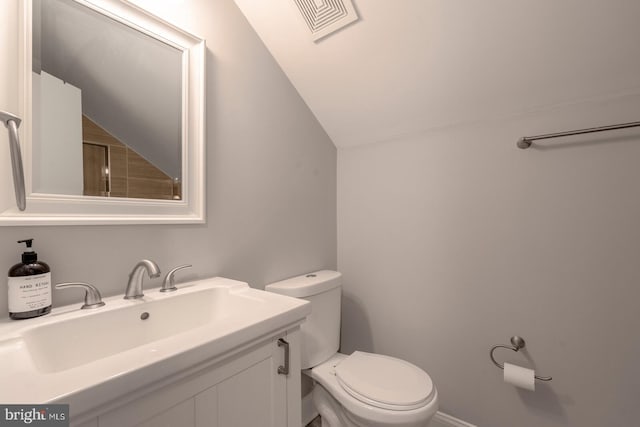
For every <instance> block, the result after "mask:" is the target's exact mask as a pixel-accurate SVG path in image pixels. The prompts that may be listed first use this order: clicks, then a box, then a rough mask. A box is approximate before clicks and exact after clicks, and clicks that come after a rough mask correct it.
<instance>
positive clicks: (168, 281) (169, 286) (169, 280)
mask: <svg viewBox="0 0 640 427" xmlns="http://www.w3.org/2000/svg"><path fill="white" fill-rule="evenodd" d="M190 267H192V265H191V264H185V265H181V266H178V267H176V268H174V269H173V270H171V271H170V272H168V273H167V275H166V276H164V280H163V282H162V288H160V292H173V291H177V290H178V288H176V282H175V279H174V277H173V276H174V274H175V273H176V271H178V270H182V269H183V268H190Z"/></svg>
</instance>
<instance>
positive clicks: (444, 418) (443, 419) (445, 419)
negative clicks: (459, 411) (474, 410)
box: [429, 411, 476, 427]
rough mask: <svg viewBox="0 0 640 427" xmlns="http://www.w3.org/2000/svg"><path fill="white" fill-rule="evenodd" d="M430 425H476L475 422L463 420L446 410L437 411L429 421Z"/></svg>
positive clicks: (447, 426)
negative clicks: (447, 412) (470, 422)
mask: <svg viewBox="0 0 640 427" xmlns="http://www.w3.org/2000/svg"><path fill="white" fill-rule="evenodd" d="M429 427H476V426H475V425H473V424H469V423H468V422H466V421H462V420H460V419H458V418H456V417H452V416H451V415H448V414H445V413H444V412H440V411H438V412H436V414H435V415H434V416H433V419H432V420H431V423H429Z"/></svg>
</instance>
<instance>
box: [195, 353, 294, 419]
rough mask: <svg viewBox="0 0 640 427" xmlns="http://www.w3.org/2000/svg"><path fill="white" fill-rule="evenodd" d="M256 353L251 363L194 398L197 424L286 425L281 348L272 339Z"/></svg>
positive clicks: (285, 382)
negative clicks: (279, 367) (280, 373)
mask: <svg viewBox="0 0 640 427" xmlns="http://www.w3.org/2000/svg"><path fill="white" fill-rule="evenodd" d="M254 356H259V357H258V358H257V359H254V363H253V364H252V365H251V366H247V367H246V369H244V370H242V371H241V372H238V373H236V374H235V375H233V376H231V377H229V378H227V379H225V380H224V381H222V382H220V383H219V384H218V385H216V386H215V387H212V388H211V389H209V390H206V391H205V392H203V393H200V394H198V395H197V396H196V397H195V405H196V424H195V425H196V427H245V426H246V427H257V426H260V427H283V426H287V396H286V394H287V377H286V376H284V375H279V374H278V366H280V365H282V363H283V353H282V349H281V348H279V347H278V346H277V343H276V342H275V341H272V342H270V343H269V344H268V345H266V346H264V347H262V348H260V349H258V350H257V351H256V353H254Z"/></svg>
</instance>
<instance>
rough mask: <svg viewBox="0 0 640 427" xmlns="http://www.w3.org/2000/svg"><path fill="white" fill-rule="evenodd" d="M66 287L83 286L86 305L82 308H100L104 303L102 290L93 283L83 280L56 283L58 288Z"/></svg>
mask: <svg viewBox="0 0 640 427" xmlns="http://www.w3.org/2000/svg"><path fill="white" fill-rule="evenodd" d="M64 288H82V289H84V290H85V294H84V305H83V306H82V307H80V308H81V309H86V308H98V307H102V306H103V305H104V301H102V296H101V295H100V291H99V290H98V288H96V287H95V286H93V285H90V284H88V283H82V282H70V283H58V284H57V285H56V289H64Z"/></svg>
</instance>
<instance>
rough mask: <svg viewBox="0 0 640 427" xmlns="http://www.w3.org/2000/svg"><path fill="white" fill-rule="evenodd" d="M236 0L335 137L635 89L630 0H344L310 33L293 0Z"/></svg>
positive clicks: (383, 134) (405, 131) (406, 131)
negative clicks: (335, 23) (346, 15)
mask: <svg viewBox="0 0 640 427" xmlns="http://www.w3.org/2000/svg"><path fill="white" fill-rule="evenodd" d="M235 1H236V3H237V5H238V6H239V7H240V9H241V10H242V12H243V13H244V14H245V16H246V17H247V19H248V21H249V22H250V23H251V25H252V26H253V27H254V28H255V30H256V32H257V33H258V34H259V36H260V37H261V38H262V40H263V41H264V43H265V45H266V46H267V48H268V49H269V50H270V51H271V53H272V54H273V56H274V57H275V58H276V60H277V61H278V62H279V64H280V66H281V67H282V68H283V70H284V71H285V73H286V74H287V76H288V77H289V79H290V80H291V81H292V83H293V84H294V85H295V87H296V88H297V90H298V92H299V93H300V94H301V96H302V97H303V98H304V100H305V101H306V103H307V104H308V105H309V107H310V108H311V110H312V111H313V112H314V113H315V115H316V117H317V118H318V120H319V121H320V123H321V124H322V125H323V126H324V128H325V130H326V131H327V133H328V134H329V136H330V137H331V138H332V140H333V141H334V143H335V144H336V145H337V146H338V147H349V146H354V145H359V144H366V143H373V142H378V141H386V140H390V139H394V138H399V137H402V136H406V135H411V134H416V133H420V132H423V131H426V130H429V129H432V128H436V127H443V126H450V125H455V124H459V123H465V122H470V121H479V120H487V119H493V118H500V117H504V116H509V115H513V114H519V113H523V112H526V111H530V110H533V109H538V108H543V107H549V106H553V105H556V104H563V103H571V102H578V101H583V100H586V99H591V98H598V97H605V96H614V95H616V94H624V93H630V92H640V60H639V58H640V55H639V54H640V44H639V43H638V40H640V25H638V16H640V2H638V1H633V0H609V1H590V2H585V1H583V0H564V1H557V0H523V1H513V0H488V1H482V2H470V1H455V0H454V1H452V0H353V1H354V5H355V7H356V9H357V12H358V14H359V17H360V19H359V20H358V21H356V22H354V23H353V24H351V25H349V26H347V27H345V28H343V29H342V30H340V31H338V32H336V33H333V34H331V35H329V36H327V37H326V38H324V39H322V40H320V41H318V42H314V41H313V40H312V38H311V36H310V33H309V28H308V26H307V25H306V24H305V22H304V20H303V18H302V16H301V14H300V11H299V10H298V8H297V7H296V5H295V2H294V0H269V1H256V0H235ZM322 1H325V0H314V2H316V3H318V2H320V3H321V2H322Z"/></svg>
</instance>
